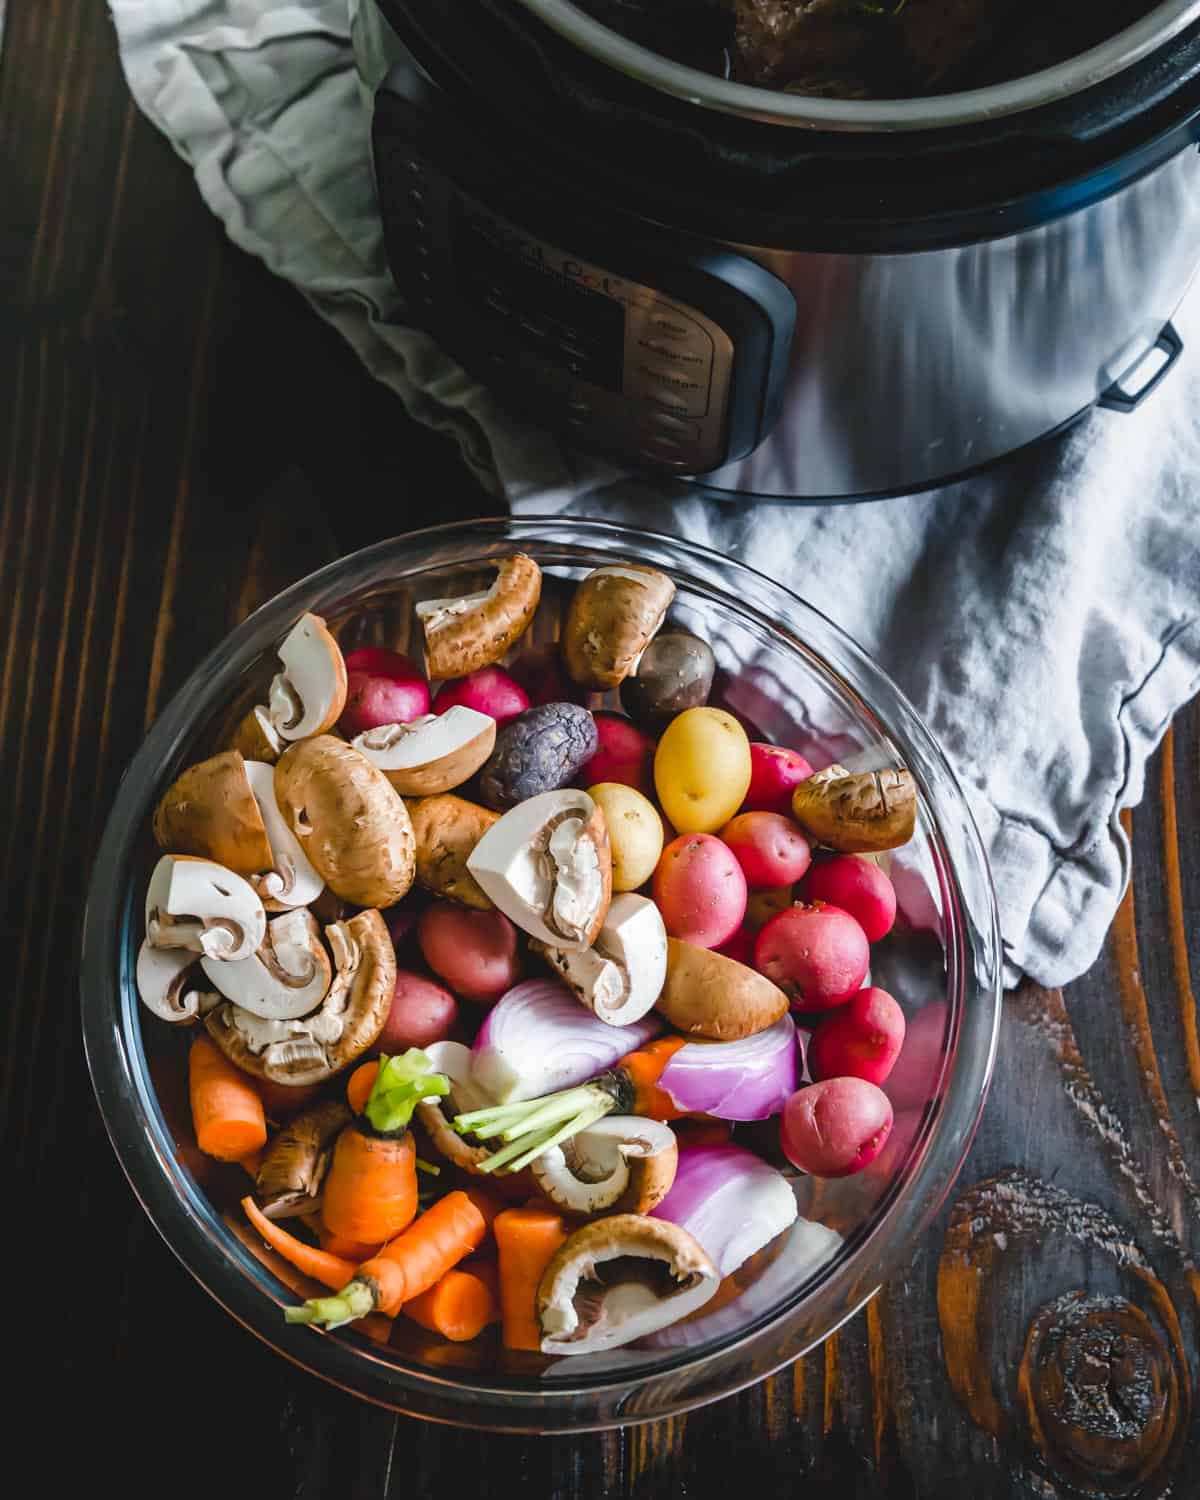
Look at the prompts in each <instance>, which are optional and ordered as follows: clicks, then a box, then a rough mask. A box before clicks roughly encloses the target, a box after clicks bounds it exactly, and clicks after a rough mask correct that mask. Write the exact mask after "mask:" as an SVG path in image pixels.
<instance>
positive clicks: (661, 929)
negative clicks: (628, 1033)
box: [530, 891, 667, 1026]
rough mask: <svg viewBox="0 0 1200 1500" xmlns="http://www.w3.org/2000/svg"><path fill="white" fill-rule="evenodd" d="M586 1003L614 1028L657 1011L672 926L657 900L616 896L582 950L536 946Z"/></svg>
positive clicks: (627, 893) (627, 894)
mask: <svg viewBox="0 0 1200 1500" xmlns="http://www.w3.org/2000/svg"><path fill="white" fill-rule="evenodd" d="M530 946H531V947H533V948H534V949H536V951H537V952H539V953H540V954H542V956H543V957H544V958H545V959H546V961H547V963H549V965H550V967H551V968H552V969H553V970H554V971H555V973H556V974H560V975H561V976H562V978H563V979H565V980H566V982H567V984H569V985H570V987H571V989H572V990H574V992H575V994H576V995H577V996H578V997H579V999H580V1000H581V1001H582V1002H583V1004H584V1005H586V1006H587V1008H588V1009H589V1010H590V1011H591V1012H592V1013H593V1014H594V1015H597V1016H599V1018H600V1019H601V1020H602V1021H607V1022H608V1023H609V1024H610V1025H612V1026H630V1025H632V1024H633V1022H634V1021H640V1020H641V1018H642V1017H643V1016H644V1015H645V1014H646V1013H647V1011H650V1010H653V1008H654V1005H655V1002H656V1001H657V1000H658V997H659V995H661V994H662V988H663V984H664V982H665V981H666V977H667V929H666V926H665V925H664V923H663V919H662V913H661V912H660V911H659V909H658V907H657V906H656V905H655V904H654V902H653V901H650V900H648V899H647V898H646V897H645V896H638V895H635V894H634V893H633V892H632V891H626V892H623V893H622V894H621V895H619V896H614V897H613V900H612V905H611V906H610V907H609V908H608V915H607V917H605V919H604V926H603V927H601V929H600V932H599V934H598V935H597V937H596V941H595V943H594V944H593V946H592V947H590V948H585V949H583V950H582V951H579V950H578V949H570V948H558V947H551V946H550V945H549V944H548V943H542V942H539V941H538V940H537V939H536V938H535V939H534V940H533V942H532V943H531V945H530Z"/></svg>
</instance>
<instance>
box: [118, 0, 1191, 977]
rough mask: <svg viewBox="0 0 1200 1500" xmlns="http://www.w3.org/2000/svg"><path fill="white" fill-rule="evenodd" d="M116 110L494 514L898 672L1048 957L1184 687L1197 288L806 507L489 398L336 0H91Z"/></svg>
mask: <svg viewBox="0 0 1200 1500" xmlns="http://www.w3.org/2000/svg"><path fill="white" fill-rule="evenodd" d="M110 5H111V9H112V13H113V16H114V19H115V21H116V25H117V32H118V38H119V42H120V46H121V54H122V59H123V63H124V67H125V71H126V76H127V78H128V80H129V83H130V86H131V88H132V89H133V92H134V94H135V96H136V98H137V100H138V103H139V105H140V106H141V108H142V109H143V110H144V111H145V112H146V114H147V115H148V116H149V117H150V119H151V120H153V121H154V123H155V124H156V125H157V126H158V127H159V128H160V129H161V130H162V131H163V132H164V133H165V134H166V135H167V137H168V138H169V139H170V140H171V142H172V144H173V145H174V147H175V149H176V150H177V151H178V152H179V154H180V155H181V156H182V157H183V158H184V159H185V160H186V161H187V162H188V163H189V164H190V165H191V167H192V169H193V171H194V172H195V176H196V182H197V185H198V187H199V189H200V191H201V193H202V194H203V195H204V198H205V200H206V201H207V203H208V204H209V206H210V207H211V208H212V210H213V212H214V213H216V214H217V215H219V217H220V218H221V220H222V222H223V223H224V224H225V226H226V229H227V231H228V233H229V235H230V237H231V238H232V239H233V240H234V241H235V242H236V243H237V244H239V245H240V246H242V247H243V248H244V249H246V250H248V251H250V252H251V253H252V254H254V255H257V256H259V257H261V258H262V260H263V261H265V262H266V264H267V265H268V266H270V267H271V269H272V270H273V271H275V272H277V273H278V274H279V275H281V276H283V277H285V278H287V279H288V280H289V281H290V282H292V283H293V284H294V285H295V286H296V287H297V288H299V290H300V291H301V292H302V293H303V294H304V295H305V297H307V299H308V300H309V302H310V303H311V304H312V305H313V307H314V308H315V309H316V310H317V311H318V312H319V313H320V314H321V315H322V316H323V317H325V318H327V319H329V321H330V322H332V323H333V324H334V325H335V326H336V327H337V328H338V329H339V330H340V331H341V333H342V334H343V335H344V336H345V337H346V338H347V339H348V340H349V341H350V343H351V344H352V345H353V346H354V348H355V349H356V350H357V351H358V353H359V354H360V355H361V357H362V359H363V361H364V362H365V364H366V365H367V367H368V369H370V370H371V372H372V373H373V374H374V375H376V376H377V377H378V378H379V379H380V380H382V381H384V382H385V383H386V384H387V385H389V386H390V387H391V388H392V389H393V390H395V391H396V393H397V394H398V395H399V396H400V398H401V399H402V400H403V402H404V403H405V405H406V407H407V408H408V410H409V411H410V412H411V413H412V414H413V415H414V416H415V417H417V418H418V419H420V420H421V421H423V422H425V423H428V424H430V425H432V426H436V427H439V428H442V429H445V430H449V431H450V432H452V433H453V434H454V435H455V436H456V437H457V438H458V440H459V442H460V444H461V447H462V451H463V455H464V458H465V460H466V462H467V463H468V464H469V465H470V466H471V467H472V469H473V470H474V471H475V472H476V473H477V474H478V475H479V476H480V477H481V478H482V479H483V480H484V482H485V483H487V484H488V485H489V486H490V487H491V488H492V489H493V490H494V491H495V492H496V493H497V494H498V495H503V496H504V497H505V498H506V499H507V500H508V501H509V502H510V503H511V505H512V507H513V509H514V510H515V511H517V512H518V513H521V512H524V513H528V514H549V513H559V512H568V511H569V512H573V513H576V514H580V515H588V516H602V517H606V518H609V519H621V520H626V521H632V522H636V523H637V524H640V525H643V526H648V527H651V528H654V529H657V530H661V531H667V532H672V533H675V534H677V535H680V536H684V537H687V538H689V539H692V540H697V541H700V542H704V543H707V544H708V545H710V546H712V547H715V548H717V549H719V550H720V551H721V552H723V553H725V554H726V555H728V556H733V557H738V558H741V559H743V560H745V561H746V562H748V563H750V564H751V565H753V566H755V567H757V568H759V569H760V570H762V571H763V572H765V573H768V574H770V575H771V576H772V577H774V578H776V579H778V580H780V581H781V582H783V583H786V584H788V585H789V586H790V587H792V588H793V589H795V590H796V591H797V592H798V593H800V594H802V595H803V596H804V597H806V598H807V599H809V600H810V601H811V602H812V603H813V604H815V605H816V606H817V607H818V608H820V609H822V610H823V611H824V612H825V613H826V614H828V615H830V616H831V617H832V618H833V619H834V620H836V621H837V622H838V623H839V624H840V625H842V626H843V627H844V628H845V629H846V630H848V631H849V632H850V633H851V634H852V635H853V636H855V637H856V638H857V639H858V641H859V642H860V643H861V644H862V645H863V646H864V647H865V648H866V649H867V650H868V651H870V652H872V653H873V654H874V655H876V656H877V658H878V659H879V660H880V662H881V664H882V665H883V666H884V668H885V669H886V670H887V671H889V672H890V673H891V674H892V675H893V676H894V677H895V678H896V680H897V681H898V682H899V683H900V685H901V686H902V687H903V689H904V690H905V691H906V692H907V694H908V695H909V697H910V698H911V699H912V700H913V702H914V703H915V704H916V706H917V708H918V710H919V712H920V713H921V714H922V715H923V716H924V718H925V721H926V723H927V724H928V725H929V727H930V728H931V729H932V731H933V733H934V734H935V735H936V736H937V737H938V739H939V740H940V741H941V744H942V746H943V748H944V749H945V751H946V753H947V755H948V756H949V758H950V760H951V761H952V762H953V764H954V766H955V768H956V770H957V772H958V774H959V777H960V779H961V780H962V783H963V785H964V787H965V789H966V792H967V795H968V797H969V799H970V802H971V806H972V808H973V810H974V813H975V816H976V818H977V820H978V823H979V826H980V829H981V831H982V834H983V838H984V842H985V844H986V845H987V848H988V852H989V855H990V858H991V863H992V871H993V875H994V878H995V881H996V887H997V893H998V897H999V903H1000V914H1001V927H1002V931H1003V934H1004V940H1005V948H1006V955H1007V959H1008V979H1009V981H1010V982H1012V981H1014V980H1015V978H1016V977H1017V975H1018V974H1020V973H1022V972H1023V973H1026V974H1029V975H1030V976H1032V977H1033V978H1034V979H1036V980H1038V981H1039V982H1041V983H1043V984H1047V985H1056V984H1063V983H1066V982H1067V981H1068V980H1070V979H1072V978H1074V977H1076V976H1077V975H1078V974H1080V973H1081V972H1082V971H1083V970H1084V969H1086V968H1087V967H1088V965H1089V964H1090V963H1091V962H1092V960H1093V959H1094V958H1095V957H1096V954H1097V953H1098V951H1099V949H1100V946H1101V943H1102V941H1103V938H1104V933H1105V931H1106V929H1107V927H1108V925H1109V923H1110V921H1111V919H1112V916H1113V914H1114V911H1115V909H1116V906H1117V903H1118V902H1119V900H1120V897H1121V894H1122V892H1123V890H1124V888H1125V884H1126V881H1127V879H1128V876H1129V860H1130V851H1129V845H1128V841H1127V839H1126V838H1125V835H1124V833H1123V831H1122V829H1121V826H1120V822H1119V818H1118V814H1119V811H1120V809H1121V808H1123V807H1128V806H1131V805H1133V804H1134V803H1136V802H1137V801H1138V800H1139V799H1140V797H1141V795H1142V791H1143V786H1144V776H1145V767H1146V761H1147V758H1148V757H1149V755H1150V754H1151V752H1152V751H1153V749H1154V747H1155V746H1156V745H1157V744H1158V742H1159V740H1160V739H1161V737H1162V735H1163V732H1164V731H1165V729H1166V727H1167V725H1168V723H1169V722H1170V719H1171V716H1172V714H1173V713H1174V712H1175V710H1176V709H1177V708H1179V707H1180V705H1181V704H1183V703H1185V702H1186V701H1187V700H1188V699H1189V698H1191V697H1192V696H1193V694H1195V693H1196V692H1197V691H1198V690H1200V420H1198V419H1197V417H1196V415H1195V413H1196V411H1197V409H1198V408H1200V364H1198V363H1197V360H1196V358H1195V355H1194V348H1195V345H1196V344H1198V343H1200V296H1197V295H1193V296H1192V297H1190V299H1189V300H1188V301H1187V302H1186V303H1185V304H1184V307H1183V309H1182V310H1181V312H1180V315H1179V317H1178V318H1177V320H1176V323H1177V326H1178V328H1179V330H1180V332H1181V334H1182V336H1183V339H1184V342H1185V344H1188V343H1190V344H1191V346H1192V350H1193V352H1192V354H1191V355H1190V356H1189V355H1188V354H1186V353H1185V355H1184V358H1183V360H1182V361H1181V364H1180V366H1179V368H1177V369H1176V370H1175V371H1174V372H1173V373H1172V374H1171V376H1170V378H1169V379H1168V380H1167V381H1166V382H1164V385H1163V387H1162V389H1161V390H1159V391H1158V392H1156V394H1155V395H1154V397H1153V398H1152V399H1151V400H1149V401H1148V402H1147V403H1146V405H1145V407H1143V408H1142V409H1141V410H1140V411H1138V412H1137V413H1136V414H1134V415H1133V416H1130V417H1119V416H1116V415H1110V414H1107V413H1100V414H1098V415H1097V416H1095V417H1094V418H1092V419H1091V420H1090V421H1088V422H1087V423H1086V424H1085V425H1083V426H1082V427H1081V428H1079V429H1077V430H1076V432H1075V433H1074V434H1073V435H1072V436H1071V437H1069V438H1068V439H1066V440H1064V441H1061V442H1059V443H1057V444H1055V445H1053V446H1051V447H1048V448H1046V449H1045V450H1044V451H1043V452H1041V453H1039V454H1036V455H1034V456H1025V457H1022V458H1020V459H1019V460H1017V461H1014V462H1013V463H1011V464H1009V465H1008V466H1006V467H1004V468H1002V469H1000V470H998V471H997V472H996V473H994V474H991V475H989V476H987V477H985V478H980V479H974V480H971V481H969V482H967V483H964V484H960V485H955V486H953V487H950V488H947V489H944V490H940V491H934V492H930V493H927V494H924V495H920V496H915V497H911V498H908V499H902V500H891V501H884V502H876V503H873V504H866V505H855V506H842V507H830V508H823V509H805V508H781V507H768V506H759V507H753V506H730V505H726V504H722V503H718V502H714V501H706V500H700V499H687V500H682V501H680V500H675V499H670V500H668V499H665V498H664V497H663V496H662V495H661V494H660V493H658V492H657V491H656V490H655V489H654V488H653V487H652V486H649V485H646V484H642V483H638V482H636V481H632V480H629V479H628V478H626V477H624V476H622V475H621V474H620V473H619V472H617V471H615V470H612V469H609V468H606V467H605V466H603V465H599V464H596V463H592V462H590V461H587V460H581V459H579V458H577V457H575V456H573V455H571V454H570V453H569V452H566V451H564V450H563V449H562V448H560V447H559V445H558V444H557V443H556V442H555V441H554V440H553V439H551V438H550V437H548V436H547V435H546V434H544V433H542V432H540V431H538V430H537V429H535V428H532V427H530V426H529V425H528V424H526V423H524V422H522V421H520V420H518V419H515V418H514V417H513V416H512V415H511V414H509V413H507V412H506V411H504V410H503V409H502V407H501V406H500V405H499V404H498V402H497V401H496V400H495V398H494V397H493V396H492V395H491V394H490V393H489V392H488V391H486V390H485V389H484V388H482V387H481V386H479V385H478V384H477V383H476V382H474V381H473V380H471V379H470V378H469V377H468V376H467V375H465V374H464V373H463V371H462V370H461V369H459V368H458V367H457V366H456V365H455V364H454V363H453V361H452V360H450V359H448V358H447V357H446V356H445V355H443V354H442V353H441V352H440V351H439V350H438V349H437V348H436V347H435V345H434V344H433V343H432V342H431V341H430V340H429V339H428V338H427V337H425V336H424V335H423V334H420V333H416V332H414V331H412V330H411V329H408V328H405V326H404V324H403V319H402V315H401V312H400V307H399V299H398V297H397V295H396V293H395V291H394V289H393V287H392V286H391V283H390V281H389V278H388V275H387V270H386V266H385V264H384V259H383V249H382V243H381V234H380V229H379V226H378V223H377V220H376V215H375V205H374V194H373V189H372V183H371V174H370V164H369V159H368V143H367V120H366V114H365V111H364V107H363V101H362V97H361V93H360V89H359V86H358V82H357V78H356V74H355V72H354V65H353V55H352V52H351V47H350V42H349V35H350V19H351V17H350V11H351V8H352V6H353V0H110Z"/></svg>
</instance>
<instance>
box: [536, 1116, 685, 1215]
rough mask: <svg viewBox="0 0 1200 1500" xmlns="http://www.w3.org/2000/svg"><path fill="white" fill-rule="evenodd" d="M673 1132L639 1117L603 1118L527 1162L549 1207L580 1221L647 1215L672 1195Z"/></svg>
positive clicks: (675, 1157) (675, 1155) (676, 1155)
mask: <svg viewBox="0 0 1200 1500" xmlns="http://www.w3.org/2000/svg"><path fill="white" fill-rule="evenodd" d="M678 1162H679V1148H678V1145H677V1143H676V1140H675V1132H674V1131H673V1130H672V1129H671V1127H670V1126H669V1125H664V1124H662V1123H660V1122H659V1121H658V1120H644V1119H642V1118H641V1117H640V1116H638V1115H607V1116H605V1117H604V1118H603V1119H601V1120H597V1121H596V1123H595V1124H594V1125H590V1126H588V1128H587V1129H586V1130H581V1131H579V1132H578V1134H576V1135H574V1136H572V1137H571V1139H570V1140H568V1141H565V1142H564V1143H563V1144H562V1145H561V1146H551V1147H550V1149H549V1150H548V1151H544V1152H543V1153H542V1154H541V1156H539V1157H536V1158H535V1159H534V1161H533V1162H531V1163H530V1168H529V1169H530V1171H531V1172H532V1173H533V1178H534V1181H535V1182H536V1183H537V1185H538V1188H539V1189H540V1190H541V1192H542V1193H543V1194H544V1195H545V1197H547V1198H548V1199H549V1200H550V1202H551V1203H553V1204H555V1205H556V1206H557V1207H559V1208H561V1209H564V1210H565V1211H566V1212H567V1213H571V1214H575V1215H577V1216H582V1217H594V1216H595V1215H597V1214H604V1213H615V1214H625V1213H628V1214H648V1213H649V1212H650V1210H651V1209H653V1208H657V1207H658V1205H659V1204H660V1203H661V1202H662V1200H663V1199H664V1198H665V1197H666V1196H667V1194H668V1193H669V1192H670V1191H671V1184H672V1183H673V1182H674V1181H675V1169H676V1167H677V1165H678Z"/></svg>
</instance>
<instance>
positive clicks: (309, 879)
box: [246, 760, 325, 911]
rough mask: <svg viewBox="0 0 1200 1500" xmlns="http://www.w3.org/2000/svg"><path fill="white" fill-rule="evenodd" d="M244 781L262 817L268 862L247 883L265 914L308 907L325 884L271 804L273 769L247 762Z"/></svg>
mask: <svg viewBox="0 0 1200 1500" xmlns="http://www.w3.org/2000/svg"><path fill="white" fill-rule="evenodd" d="M246 780H247V781H248V782H249V784H250V790H251V792H253V794H254V800H255V802H256V803H257V804H258V810H259V812H260V813H261V814H262V821H263V826H264V827H265V829H266V831H267V840H268V846H269V852H270V858H269V859H268V860H267V862H266V864H265V865H259V867H258V872H256V873H255V875H254V877H253V878H252V880H251V882H250V883H251V884H252V885H253V887H254V889H255V890H256V891H257V892H258V894H259V896H260V897H261V898H262V903H263V905H264V906H265V907H266V908H267V910H268V911H286V910H287V909H288V908H289V907H293V906H309V905H310V904H311V903H312V902H314V901H315V900H316V899H317V897H318V896H320V894H321V892H322V891H323V890H324V889H325V882H324V881H323V880H322V879H321V877H320V876H319V875H318V874H317V872H316V870H314V869H313V867H312V864H311V863H310V862H309V858H308V856H307V855H306V854H305V852H304V850H303V849H302V848H301V847H300V840H299V839H298V838H297V837H296V835H295V834H294V833H293V832H292V830H291V829H290V828H289V827H288V826H287V823H286V822H285V821H284V817H283V814H282V813H281V812H280V811H279V803H278V802H277V801H276V800H275V767H274V766H273V765H268V764H267V762H266V761H262V760H248V761H247V762H246Z"/></svg>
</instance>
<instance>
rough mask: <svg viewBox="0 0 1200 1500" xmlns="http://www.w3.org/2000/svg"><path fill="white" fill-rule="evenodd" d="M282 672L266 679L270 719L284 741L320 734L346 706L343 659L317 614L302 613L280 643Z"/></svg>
mask: <svg viewBox="0 0 1200 1500" xmlns="http://www.w3.org/2000/svg"><path fill="white" fill-rule="evenodd" d="M279 660H280V661H281V662H282V664H283V671H282V672H280V673H278V674H277V675H276V676H275V678H274V679H273V681H272V683H271V694H270V718H271V725H272V727H273V728H274V730H275V732H276V734H278V735H279V737H280V738H281V739H284V740H305V739H308V738H309V736H310V735H314V734H324V733H325V732H326V731H327V730H329V729H332V728H333V726H334V725H335V724H336V723H337V721H338V720H339V719H340V718H341V716H342V709H343V708H345V706H346V663H345V661H344V660H343V659H342V652H341V647H340V646H339V645H338V643H337V642H336V641H335V640H334V638H333V636H332V635H330V633H329V629H328V627H327V626H326V624H325V621H324V620H322V619H321V617H320V615H312V614H306V615H302V616H301V617H300V619H299V620H298V621H297V622H296V624H295V625H294V626H293V627H292V629H291V630H289V631H288V633H287V635H286V636H285V637H284V640H283V644H282V645H281V646H280V647H279Z"/></svg>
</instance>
